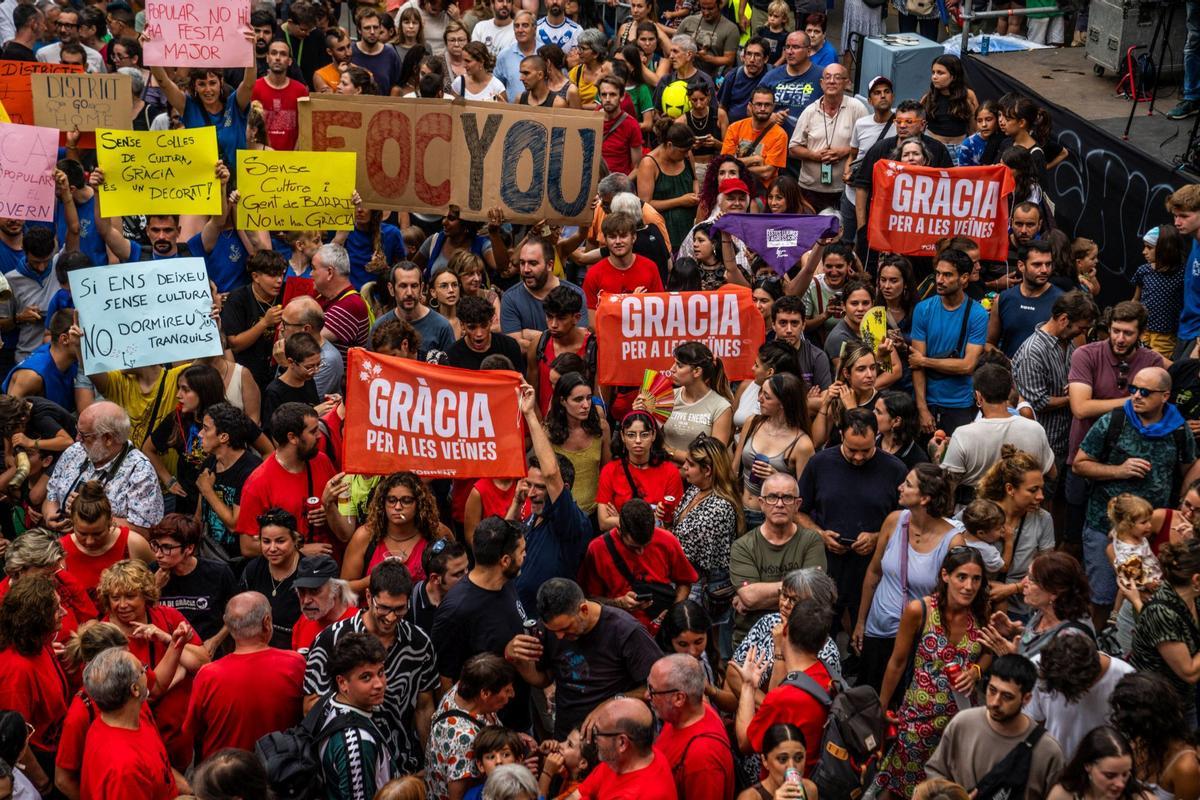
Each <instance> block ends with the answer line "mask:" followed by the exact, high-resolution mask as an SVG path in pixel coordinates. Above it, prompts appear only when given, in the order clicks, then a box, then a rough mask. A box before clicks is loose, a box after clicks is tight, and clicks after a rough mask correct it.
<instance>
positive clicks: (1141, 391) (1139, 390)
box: [1129, 386, 1166, 397]
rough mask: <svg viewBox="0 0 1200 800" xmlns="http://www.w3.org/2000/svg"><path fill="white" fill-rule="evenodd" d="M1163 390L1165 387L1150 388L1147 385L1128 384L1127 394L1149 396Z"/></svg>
mask: <svg viewBox="0 0 1200 800" xmlns="http://www.w3.org/2000/svg"><path fill="white" fill-rule="evenodd" d="M1165 391H1166V389H1151V388H1149V387H1147V386H1130V387H1129V395H1130V396H1131V397H1149V396H1150V395H1152V394H1158V393H1159V392H1165Z"/></svg>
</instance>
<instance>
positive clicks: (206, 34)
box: [144, 0, 254, 68]
mask: <svg viewBox="0 0 1200 800" xmlns="http://www.w3.org/2000/svg"><path fill="white" fill-rule="evenodd" d="M249 27H250V0H186V2H180V0H147V2H146V29H145V35H144V40H145V44H144V61H145V64H146V66H148V67H191V68H204V67H217V68H220V67H248V66H252V65H253V64H254V45H253V38H250V39H247V37H246V36H245V35H244V32H245V31H246V30H247V29H248V28H249Z"/></svg>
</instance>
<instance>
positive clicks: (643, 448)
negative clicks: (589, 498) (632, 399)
mask: <svg viewBox="0 0 1200 800" xmlns="http://www.w3.org/2000/svg"><path fill="white" fill-rule="evenodd" d="M612 454H613V460H612V461H609V462H608V463H607V464H605V465H604V468H603V469H601V470H600V483H599V485H598V486H597V489H596V517H597V520H598V521H599V523H600V530H602V531H607V530H612V529H613V528H615V527H617V525H618V524H619V523H620V519H619V517H618V515H619V514H620V512H621V507H622V506H624V505H625V503H626V502H627V501H629V500H631V499H633V498H635V497H638V498H641V499H642V500H645V501H646V502H647V503H650V504H651V505H654V506H658V505H661V504H662V502H663V501H664V500H665V499H666V498H668V497H669V498H671V499H670V500H667V503H677V502H678V501H679V498H680V497H682V496H683V481H682V480H681V479H680V477H679V468H678V467H677V466H676V465H675V464H674V463H673V462H672V461H671V460H670V459H668V458H667V450H666V447H665V446H664V445H663V432H662V429H661V428H660V427H659V426H658V422H657V421H656V420H655V418H654V416H653V415H652V414H651V413H650V412H648V411H630V412H629V413H628V414H626V415H625V416H624V417H623V418H622V419H621V422H620V424H619V425H618V426H617V430H616V433H615V435H614V436H613V443H612Z"/></svg>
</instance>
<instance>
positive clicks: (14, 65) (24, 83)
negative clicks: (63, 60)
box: [0, 60, 83, 125]
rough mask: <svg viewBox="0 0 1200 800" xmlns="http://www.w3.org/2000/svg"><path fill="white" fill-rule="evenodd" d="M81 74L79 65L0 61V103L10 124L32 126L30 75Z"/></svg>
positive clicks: (81, 69)
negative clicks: (6, 113)
mask: <svg viewBox="0 0 1200 800" xmlns="http://www.w3.org/2000/svg"><path fill="white" fill-rule="evenodd" d="M71 72H79V73H82V72H83V67H82V66H81V65H79V64H43V63H42V62H40V61H8V60H0V103H3V104H4V108H5V110H6V111H7V112H8V117H9V120H10V121H11V122H14V123H16V124H18V125H32V124H33V92H32V91H31V89H30V85H29V76H30V75H40V74H43V73H59V74H61V73H71Z"/></svg>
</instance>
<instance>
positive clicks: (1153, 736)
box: [1108, 672, 1200, 800]
mask: <svg viewBox="0 0 1200 800" xmlns="http://www.w3.org/2000/svg"><path fill="white" fill-rule="evenodd" d="M1108 701H1109V705H1110V706H1111V707H1112V717H1111V719H1112V724H1113V725H1114V726H1115V727H1116V728H1117V730H1119V731H1120V732H1121V733H1123V734H1124V735H1125V736H1126V737H1127V738H1128V739H1129V744H1130V750H1131V751H1132V754H1133V774H1134V775H1135V776H1136V777H1137V779H1138V780H1139V781H1141V782H1142V783H1143V784H1144V786H1145V788H1146V789H1148V790H1150V791H1151V792H1153V794H1154V796H1155V797H1174V798H1179V800H1195V798H1196V797H1198V796H1200V758H1198V757H1197V754H1196V748H1195V745H1193V744H1192V743H1191V742H1189V741H1188V738H1187V734H1186V732H1187V731H1188V730H1189V729H1190V727H1191V726H1190V724H1189V723H1188V721H1187V720H1186V719H1185V718H1184V715H1183V708H1182V706H1180V704H1179V703H1177V702H1176V701H1175V694H1174V691H1173V690H1172V688H1171V685H1170V683H1169V682H1168V681H1167V680H1166V679H1165V678H1163V677H1162V676H1161V675H1155V674H1154V673H1152V672H1135V673H1133V674H1131V675H1126V676H1125V677H1123V678H1121V680H1120V682H1118V683H1117V685H1116V687H1115V688H1114V689H1113V690H1112V694H1111V695H1109V698H1108Z"/></svg>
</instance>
